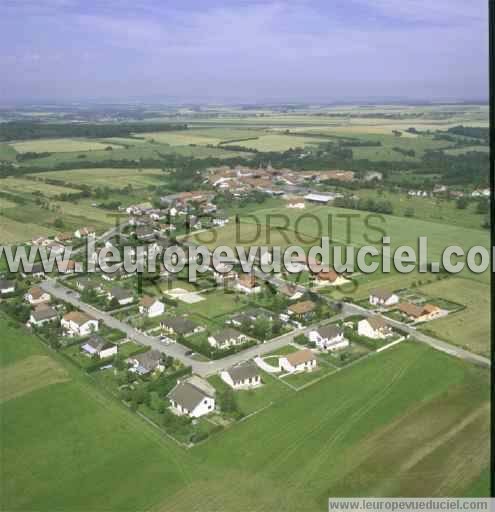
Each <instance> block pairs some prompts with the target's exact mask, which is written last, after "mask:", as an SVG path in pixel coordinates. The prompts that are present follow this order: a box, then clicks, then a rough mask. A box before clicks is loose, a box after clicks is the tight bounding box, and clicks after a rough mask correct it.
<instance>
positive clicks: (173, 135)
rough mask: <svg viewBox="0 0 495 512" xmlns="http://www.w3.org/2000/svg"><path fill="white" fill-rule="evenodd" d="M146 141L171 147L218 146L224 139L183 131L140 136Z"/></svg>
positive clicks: (194, 131)
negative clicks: (192, 145) (190, 145)
mask: <svg viewBox="0 0 495 512" xmlns="http://www.w3.org/2000/svg"><path fill="white" fill-rule="evenodd" d="M139 136H140V137H144V138H145V139H146V140H154V141H155V142H159V143H160V144H170V145H171V146H187V145H189V144H199V145H206V144H213V145H217V144H218V143H219V142H221V140H222V139H219V138H218V137H214V136H213V135H212V136H206V135H202V134H201V133H199V132H197V131H196V130H181V131H177V132H151V133H142V134H140V135H139Z"/></svg>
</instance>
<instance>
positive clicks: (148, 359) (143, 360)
mask: <svg viewBox="0 0 495 512" xmlns="http://www.w3.org/2000/svg"><path fill="white" fill-rule="evenodd" d="M127 362H128V363H129V364H130V365H131V367H130V368H129V371H130V372H133V373H138V374H139V375H146V374H147V373H150V372H154V371H159V372H163V370H165V366H164V365H163V364H162V355H161V353H160V352H159V351H158V350H148V351H147V352H144V353H142V354H136V355H134V356H131V357H129V358H128V359H127Z"/></svg>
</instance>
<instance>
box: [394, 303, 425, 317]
mask: <svg viewBox="0 0 495 512" xmlns="http://www.w3.org/2000/svg"><path fill="white" fill-rule="evenodd" d="M398 309H399V311H402V313H405V314H406V315H407V316H412V317H415V318H416V317H418V316H421V315H422V314H423V308H422V307H421V306H416V304H411V303H409V302H403V303H401V304H399V306H398Z"/></svg>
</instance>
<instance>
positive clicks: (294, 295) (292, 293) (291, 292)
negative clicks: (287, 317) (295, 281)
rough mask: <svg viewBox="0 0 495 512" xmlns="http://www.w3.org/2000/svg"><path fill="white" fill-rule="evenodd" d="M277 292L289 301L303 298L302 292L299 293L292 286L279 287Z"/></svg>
mask: <svg viewBox="0 0 495 512" xmlns="http://www.w3.org/2000/svg"><path fill="white" fill-rule="evenodd" d="M278 291H279V293H280V294H282V295H283V296H284V297H286V298H287V299H289V300H297V299H300V298H301V297H302V296H303V292H301V291H299V290H298V289H297V286H296V285H292V284H284V285H282V286H280V288H279V289H278Z"/></svg>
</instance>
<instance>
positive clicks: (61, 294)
mask: <svg viewBox="0 0 495 512" xmlns="http://www.w3.org/2000/svg"><path fill="white" fill-rule="evenodd" d="M40 287H41V288H42V289H43V290H45V291H47V292H48V293H50V294H52V295H53V296H54V297H57V298H58V299H60V300H63V301H65V302H68V303H69V304H72V305H73V306H75V307H77V308H78V309H80V310H81V311H84V312H85V313H87V314H88V315H91V316H92V317H94V318H97V319H98V320H101V321H102V322H103V323H104V324H105V325H107V326H108V327H111V328H113V329H118V330H120V331H122V332H124V333H125V334H126V335H127V337H128V338H129V339H132V340H133V341H135V342H137V343H140V344H142V345H148V346H150V347H152V348H154V349H156V350H159V351H160V352H163V353H164V354H167V355H168V356H171V357H174V358H175V359H178V360H179V361H181V362H182V363H184V364H185V365H188V366H191V367H192V369H193V372H194V373H197V374H198V375H201V376H208V375H211V374H214V373H218V372H220V371H221V370H225V369H227V368H229V367H230V366H232V365H234V364H237V363H240V362H243V361H247V360H249V359H251V358H253V357H255V356H258V355H263V354H267V353H268V352H272V351H274V350H276V349H277V348H280V347H283V346H284V345H287V343H289V342H291V341H292V340H293V339H294V337H295V336H297V335H298V334H301V333H305V332H307V331H309V330H310V329H311V328H312V327H305V328H303V329H295V330H293V331H291V332H290V333H287V334H283V335H282V336H279V337H278V338H274V339H273V340H270V341H268V342H266V343H263V344H261V345H256V346H254V347H250V348H248V349H246V350H242V351H241V352H238V353H237V354H233V355H231V356H227V357H224V358H222V359H219V360H215V361H208V362H201V361H195V360H194V359H193V358H191V357H190V356H187V355H186V352H188V351H190V349H189V348H188V347H185V346H183V345H181V344H180V343H171V344H165V343H162V342H161V341H160V340H159V339H158V338H157V337H156V336H151V335H149V334H145V333H143V332H140V331H138V330H136V329H134V328H133V327H131V326H130V325H129V324H127V323H125V322H122V321H120V320H118V319H117V318H114V317H113V316H112V315H110V314H109V313H106V312H104V311H101V310H99V309H97V308H95V307H93V306H91V305H90V304H86V303H85V302H82V301H81V299H80V297H79V294H78V293H76V292H74V291H73V290H71V289H69V288H67V287H66V286H64V285H63V284H61V283H60V282H57V281H55V280H54V279H47V280H45V281H42V283H41V284H40ZM313 327H314V326H313Z"/></svg>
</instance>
